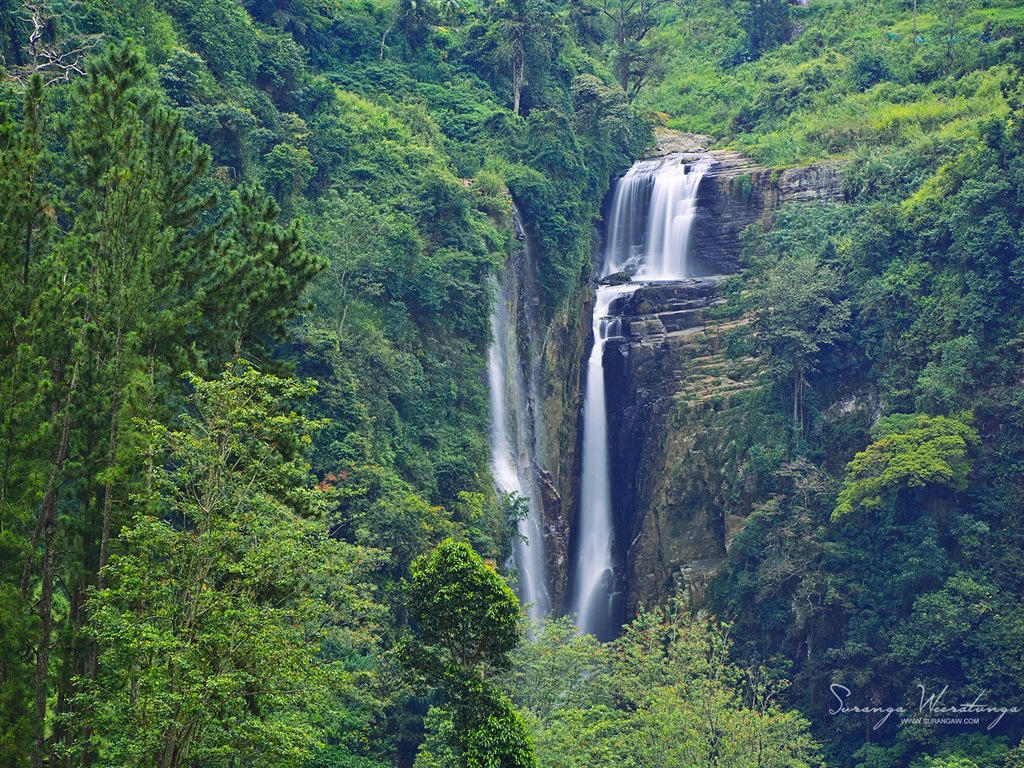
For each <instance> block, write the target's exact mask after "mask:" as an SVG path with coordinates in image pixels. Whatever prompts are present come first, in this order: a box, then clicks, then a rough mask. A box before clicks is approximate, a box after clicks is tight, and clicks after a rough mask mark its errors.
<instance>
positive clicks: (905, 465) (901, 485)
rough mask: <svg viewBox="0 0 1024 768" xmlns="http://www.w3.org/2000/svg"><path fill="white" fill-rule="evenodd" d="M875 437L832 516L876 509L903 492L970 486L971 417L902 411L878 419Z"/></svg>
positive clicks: (849, 472)
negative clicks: (928, 488)
mask: <svg viewBox="0 0 1024 768" xmlns="http://www.w3.org/2000/svg"><path fill="white" fill-rule="evenodd" d="M872 437H874V438H875V442H873V443H872V444H871V445H869V446H868V447H867V448H866V449H864V450H863V451H861V452H860V453H858V454H857V455H856V456H855V457H854V458H853V461H851V462H850V463H849V464H847V466H846V480H845V481H844V482H843V489H842V490H841V491H840V492H839V502H838V504H836V508H835V511H834V512H833V513H832V515H833V518H838V517H840V516H842V515H847V514H849V513H851V512H853V511H854V510H855V509H878V508H879V507H881V506H882V505H883V504H885V503H887V502H891V501H892V499H893V497H894V496H895V494H896V492H897V491H899V490H901V489H905V488H925V487H933V488H948V489H950V490H954V491H962V490H964V489H965V488H966V487H967V474H968V472H969V471H970V469H971V462H970V460H969V458H968V451H969V449H970V448H971V447H972V446H975V445H977V444H978V442H979V438H978V433H977V432H976V431H975V429H974V427H972V426H971V425H970V423H969V422H968V417H967V416H965V415H959V416H957V417H947V416H925V415H924V414H907V413H898V414H894V415H892V416H887V417H886V418H884V419H882V420H881V421H879V422H878V424H877V425H876V426H875V428H874V429H873V430H872Z"/></svg>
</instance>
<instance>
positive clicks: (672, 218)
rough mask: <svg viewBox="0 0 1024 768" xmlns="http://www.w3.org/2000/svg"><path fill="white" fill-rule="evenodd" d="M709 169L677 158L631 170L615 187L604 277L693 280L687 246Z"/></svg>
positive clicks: (698, 162)
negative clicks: (626, 274)
mask: <svg viewBox="0 0 1024 768" xmlns="http://www.w3.org/2000/svg"><path fill="white" fill-rule="evenodd" d="M710 165H711V163H710V161H709V160H707V159H703V158H701V159H698V160H696V161H694V162H691V163H689V164H687V163H686V162H685V159H684V158H683V157H673V158H668V159H667V160H645V161H642V162H639V163H637V164H636V165H634V166H633V167H632V168H630V169H629V171H628V172H627V173H626V175H625V176H623V177H622V178H621V179H619V181H618V183H617V184H616V185H615V195H614V197H613V198H612V205H611V208H610V210H609V217H608V228H607V234H606V243H607V245H606V247H605V252H604V260H603V264H602V269H601V274H603V275H611V274H615V273H616V272H629V273H630V274H631V275H633V276H634V277H635V278H636V279H637V280H646V281H655V280H681V279H683V278H686V277H692V276H693V275H692V274H691V271H692V270H691V266H690V264H689V262H688V259H687V243H688V242H689V240H690V229H691V228H692V227H693V221H694V219H695V218H696V214H697V188H698V187H699V186H700V182H701V179H702V178H704V174H705V173H706V172H707V170H708V168H709V167H710Z"/></svg>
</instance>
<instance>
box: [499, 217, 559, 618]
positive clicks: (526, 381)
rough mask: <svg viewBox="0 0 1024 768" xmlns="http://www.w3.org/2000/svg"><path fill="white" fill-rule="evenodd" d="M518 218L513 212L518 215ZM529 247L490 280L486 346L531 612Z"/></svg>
mask: <svg viewBox="0 0 1024 768" xmlns="http://www.w3.org/2000/svg"><path fill="white" fill-rule="evenodd" d="M517 222H518V216H517ZM527 249H528V246H527V245H526V243H525V240H524V246H523V251H524V253H521V254H520V256H521V257H522V258H521V259H517V258H516V257H515V256H514V257H513V258H510V259H509V261H508V263H507V264H506V265H505V270H504V273H503V274H502V275H501V276H500V278H499V279H496V280H495V281H494V295H495V301H494V313H493V314H492V315H491V328H492V329H493V333H494V340H493V342H492V343H491V348H490V350H489V351H488V366H487V379H488V384H489V388H490V400H491V430H490V438H491V471H492V473H493V475H494V482H495V485H496V486H497V491H498V492H499V493H502V494H507V493H514V494H517V495H518V496H520V497H522V499H523V503H525V504H526V507H527V508H526V511H527V513H528V514H527V515H526V516H525V517H524V518H523V519H521V520H520V521H519V536H520V538H519V540H518V541H516V543H515V548H514V552H513V555H512V561H513V563H512V564H513V566H514V567H515V568H516V569H517V570H518V572H519V585H518V587H519V588H518V590H517V591H518V593H519V598H520V600H522V601H523V602H524V603H531V604H532V605H531V608H530V617H531V618H534V619H538V618H541V617H543V616H544V615H546V614H547V613H548V611H549V610H550V608H551V599H550V595H549V592H548V584H547V567H546V561H545V556H544V509H543V502H542V496H541V492H540V487H539V484H538V482H537V475H536V473H537V461H536V457H537V453H538V451H537V447H538V445H537V441H538V430H537V429H536V418H535V416H536V409H537V407H538V398H537V394H536V392H537V379H538V376H539V372H538V370H537V366H536V365H535V363H534V350H536V349H538V348H539V347H538V345H537V344H535V343H534V335H535V333H536V328H537V323H536V319H535V318H534V317H533V310H532V307H533V304H532V302H531V297H530V295H529V294H530V291H528V290H521V288H522V287H523V286H524V285H525V286H527V287H528V286H529V283H530V281H529V280H527V279H526V278H525V275H524V273H525V272H526V271H527V270H528V269H529V268H530V267H531V266H532V265H531V264H530V262H529V252H528V250H527Z"/></svg>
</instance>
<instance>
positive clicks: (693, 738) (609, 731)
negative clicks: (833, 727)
mask: <svg viewBox="0 0 1024 768" xmlns="http://www.w3.org/2000/svg"><path fill="white" fill-rule="evenodd" d="M568 630H569V627H568V626H567V625H566V624H565V623H564V622H561V623H559V622H556V623H555V625H554V626H553V627H552V628H543V629H542V630H541V631H540V632H539V634H538V635H537V636H536V638H535V639H533V640H531V641H529V642H528V643H527V644H526V647H525V648H524V649H523V650H522V651H520V654H522V658H521V660H520V659H519V658H518V654H517V664H516V667H515V669H516V670H517V671H516V676H515V677H514V678H513V679H512V680H510V681H509V690H510V692H511V694H512V696H513V697H514V698H515V700H516V701H517V702H519V703H521V704H522V705H524V706H527V707H528V708H529V712H530V714H531V722H532V724H533V726H534V729H535V732H536V740H537V750H538V756H539V758H540V761H541V764H542V765H551V766H560V767H562V766H564V767H565V768H584V766H599V767H600V768H604V767H605V766H607V768H612V766H619V765H643V766H652V767H660V766H664V767H665V768H668V767H669V766H677V765H705V766H723V767H724V766H749V767H750V768H753V767H754V766H758V767H762V766H780V767H781V766H790V767H791V768H795V767H796V766H816V765H820V764H821V761H820V759H819V758H818V754H817V745H816V743H815V742H814V740H813V739H812V738H811V737H810V735H809V733H808V723H807V722H806V721H805V720H803V718H801V717H800V716H798V715H797V714H796V713H794V712H786V711H784V710H782V709H781V708H780V707H779V706H778V705H777V704H776V703H775V702H774V698H775V696H776V695H777V694H778V692H779V690H780V689H781V688H782V687H784V685H785V683H784V682H782V681H778V680H775V679H773V678H772V677H771V676H769V675H767V674H765V673H764V672H763V671H761V670H756V669H754V670H743V669H741V668H739V667H737V666H736V665H735V664H733V663H731V662H730V660H729V651H730V643H729V640H728V636H727V631H728V630H727V628H725V627H718V626H716V625H714V624H713V623H712V622H710V621H709V620H707V619H704V618H694V617H693V616H692V615H691V614H690V611H689V609H688V608H687V607H686V606H685V605H683V604H682V602H681V601H678V600H676V601H673V602H672V603H671V604H670V605H669V606H668V607H667V608H664V609H656V610H653V611H641V612H640V614H639V615H638V616H637V617H636V619H634V620H633V621H632V622H630V623H629V624H628V625H627V626H626V627H625V628H624V632H623V635H622V637H620V638H619V639H618V640H616V641H614V642H613V643H610V644H608V645H607V646H603V647H602V646H600V645H598V644H597V643H596V642H594V641H593V639H592V638H591V639H590V640H586V639H584V638H574V637H571V636H570V637H566V632H567V631H568ZM534 685H536V686H537V689H535V688H534V687H533V686H534Z"/></svg>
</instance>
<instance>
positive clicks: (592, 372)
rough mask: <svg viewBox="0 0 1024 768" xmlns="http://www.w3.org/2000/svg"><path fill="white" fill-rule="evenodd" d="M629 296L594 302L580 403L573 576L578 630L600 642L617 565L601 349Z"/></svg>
mask: <svg viewBox="0 0 1024 768" xmlns="http://www.w3.org/2000/svg"><path fill="white" fill-rule="evenodd" d="M632 292H633V288H632V287H629V286H601V287H600V288H598V289H597V296H596V299H595V301H594V347H593V349H592V350H591V352H590V361H589V362H588V363H587V388H586V393H585V395H584V398H583V473H582V476H581V479H580V513H579V517H578V518H577V524H576V525H577V530H578V531H579V536H578V545H577V566H576V573H575V585H576V589H575V597H574V600H573V606H574V608H575V611H576V614H577V616H576V625H577V626H578V627H579V628H580V629H581V630H582V631H584V632H589V633H591V634H594V635H597V636H598V637H601V638H604V637H605V636H607V635H608V634H609V632H614V631H615V627H614V614H615V606H614V595H615V563H614V560H613V557H612V531H613V529H614V524H613V523H614V521H613V519H612V486H611V473H610V472H609V458H608V408H607V402H606V399H605V387H604V348H605V343H606V342H607V341H608V339H609V338H611V337H612V336H614V335H616V334H617V331H618V323H617V320H618V318H614V317H610V316H609V314H610V309H611V306H612V304H613V303H614V302H615V300H616V299H618V298H619V297H621V296H628V295H629V294H630V293H632Z"/></svg>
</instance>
